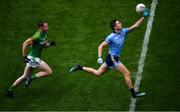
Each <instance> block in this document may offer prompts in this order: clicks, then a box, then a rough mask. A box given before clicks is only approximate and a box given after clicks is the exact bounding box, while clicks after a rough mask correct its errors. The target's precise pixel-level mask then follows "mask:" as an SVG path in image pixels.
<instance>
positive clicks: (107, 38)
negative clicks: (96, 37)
mask: <svg viewBox="0 0 180 112" xmlns="http://www.w3.org/2000/svg"><path fill="white" fill-rule="evenodd" d="M105 41H106V42H107V43H108V44H110V43H111V36H110V35H109V36H107V37H106V39H105Z"/></svg>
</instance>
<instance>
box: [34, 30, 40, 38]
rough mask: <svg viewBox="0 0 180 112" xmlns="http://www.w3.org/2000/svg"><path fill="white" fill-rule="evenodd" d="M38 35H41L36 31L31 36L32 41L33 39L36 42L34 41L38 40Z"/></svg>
mask: <svg viewBox="0 0 180 112" xmlns="http://www.w3.org/2000/svg"><path fill="white" fill-rule="evenodd" d="M40 35H41V32H40V31H39V30H38V31H36V32H35V33H34V35H33V36H32V39H33V40H36V39H38V38H39V37H40Z"/></svg>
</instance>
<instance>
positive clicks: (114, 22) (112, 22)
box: [110, 19, 118, 31]
mask: <svg viewBox="0 0 180 112" xmlns="http://www.w3.org/2000/svg"><path fill="white" fill-rule="evenodd" d="M116 21H118V20H117V19H113V20H111V22H110V27H111V28H112V30H113V31H114V26H115V25H116Z"/></svg>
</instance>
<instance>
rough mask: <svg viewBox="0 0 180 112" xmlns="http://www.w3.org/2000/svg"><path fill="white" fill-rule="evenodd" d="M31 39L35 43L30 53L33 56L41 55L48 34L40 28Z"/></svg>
mask: <svg viewBox="0 0 180 112" xmlns="http://www.w3.org/2000/svg"><path fill="white" fill-rule="evenodd" d="M31 39H32V41H33V44H32V45H31V48H30V52H29V55H30V56H33V57H40V56H41V52H42V49H43V48H44V44H45V43H46V41H47V34H46V33H44V32H40V31H39V30H38V31H37V32H36V33H35V34H34V35H33V36H32V38H31Z"/></svg>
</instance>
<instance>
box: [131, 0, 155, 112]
mask: <svg viewBox="0 0 180 112" xmlns="http://www.w3.org/2000/svg"><path fill="white" fill-rule="evenodd" d="M157 3H158V1H157V0H152V3H151V11H150V16H149V20H148V24H147V27H146V33H145V36H144V40H143V45H142V51H141V56H140V59H139V63H138V72H137V73H136V81H135V84H134V89H135V90H136V91H138V90H139V86H140V83H141V79H142V72H143V68H144V62H145V59H146V54H147V51H148V43H149V36H150V34H151V29H152V24H153V20H154V13H155V9H156V5H157ZM136 101H137V98H131V103H130V108H129V111H130V112H134V111H135V108H136Z"/></svg>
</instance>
